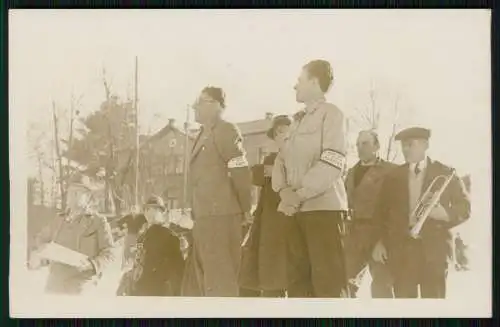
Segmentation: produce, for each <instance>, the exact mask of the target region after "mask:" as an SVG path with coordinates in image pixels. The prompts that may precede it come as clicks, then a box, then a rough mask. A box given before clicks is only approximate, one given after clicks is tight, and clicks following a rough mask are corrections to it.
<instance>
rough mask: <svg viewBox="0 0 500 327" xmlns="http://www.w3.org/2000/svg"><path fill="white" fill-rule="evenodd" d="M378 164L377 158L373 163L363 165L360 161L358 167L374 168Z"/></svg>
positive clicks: (378, 159)
mask: <svg viewBox="0 0 500 327" xmlns="http://www.w3.org/2000/svg"><path fill="white" fill-rule="evenodd" d="M379 162H380V158H379V157H377V158H376V159H375V160H374V161H373V162H371V163H367V164H365V163H363V162H362V161H361V160H360V161H359V165H360V166H363V167H370V166H376V165H377V164H378V163H379Z"/></svg>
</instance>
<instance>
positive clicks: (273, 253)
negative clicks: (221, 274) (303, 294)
mask: <svg viewBox="0 0 500 327" xmlns="http://www.w3.org/2000/svg"><path fill="white" fill-rule="evenodd" d="M290 124H291V120H290V119H289V118H288V117H287V116H277V117H275V118H274V120H273V125H272V128H271V129H270V130H269V131H268V133H267V135H268V137H269V138H271V139H273V140H274V141H275V142H276V144H277V145H278V147H280V145H281V144H282V142H283V141H284V140H285V138H286V136H287V134H288V129H289V126H290ZM276 155H277V153H271V154H269V155H268V156H266V157H265V158H264V162H263V164H259V165H255V166H253V167H252V175H253V183H254V185H256V186H260V187H261V192H260V197H259V202H258V204H257V208H256V210H255V212H254V214H253V215H254V222H253V224H252V226H251V227H250V230H249V234H248V235H249V237H248V239H247V241H246V243H244V245H243V255H242V264H241V272H240V286H241V290H240V294H241V296H242V297H258V296H263V297H284V296H285V292H286V281H287V279H286V256H285V254H286V240H285V234H284V230H285V227H284V219H286V217H285V216H284V215H283V214H282V213H280V212H278V211H277V208H278V204H279V202H280V197H279V195H278V194H277V193H276V192H274V191H273V189H272V187H271V172H272V167H273V165H274V160H275V158H276Z"/></svg>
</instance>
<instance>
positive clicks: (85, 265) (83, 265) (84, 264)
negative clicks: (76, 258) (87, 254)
mask: <svg viewBox="0 0 500 327" xmlns="http://www.w3.org/2000/svg"><path fill="white" fill-rule="evenodd" d="M77 269H78V270H79V271H80V272H84V271H88V270H92V269H94V265H92V263H91V262H90V260H89V259H84V260H82V261H81V262H80V264H79V266H78V267H77Z"/></svg>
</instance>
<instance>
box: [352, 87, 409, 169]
mask: <svg viewBox="0 0 500 327" xmlns="http://www.w3.org/2000/svg"><path fill="white" fill-rule="evenodd" d="M383 95H386V94H383V92H382V90H381V89H377V88H375V86H374V85H373V83H372V85H371V87H370V90H369V91H368V101H367V104H365V105H364V106H357V107H355V108H354V116H353V117H352V122H353V123H354V125H355V126H356V129H358V130H363V129H372V130H375V131H378V132H379V135H380V138H381V143H382V144H381V145H382V146H383V149H382V150H381V152H382V153H383V155H381V157H382V158H383V159H385V160H387V161H394V160H395V159H396V158H397V156H398V148H397V147H396V146H395V144H394V143H395V141H394V136H395V134H396V133H397V131H398V130H399V129H400V128H401V126H402V124H403V123H404V120H405V119H407V118H409V115H410V113H411V112H410V107H408V106H406V107H405V106H403V105H402V101H401V93H399V92H397V93H396V94H395V96H394V97H393V99H388V97H386V99H383ZM385 131H387V133H388V135H386V133H384V132H385ZM381 132H382V133H381ZM384 145H385V146H384ZM384 150H385V151H384Z"/></svg>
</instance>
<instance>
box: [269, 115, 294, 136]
mask: <svg viewBox="0 0 500 327" xmlns="http://www.w3.org/2000/svg"><path fill="white" fill-rule="evenodd" d="M291 124H292V120H291V119H290V118H289V117H288V116H287V115H279V116H276V117H274V118H273V124H272V126H271V128H270V129H269V130H268V131H267V137H269V138H270V139H274V131H275V129H276V128H278V127H279V126H290V125H291Z"/></svg>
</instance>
